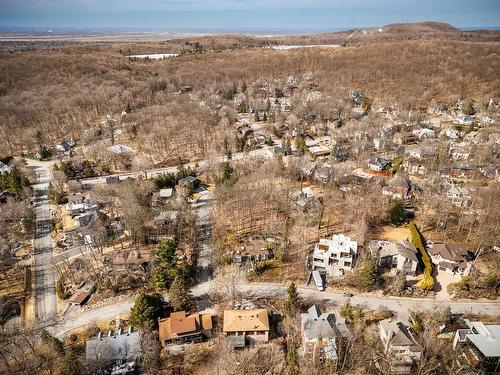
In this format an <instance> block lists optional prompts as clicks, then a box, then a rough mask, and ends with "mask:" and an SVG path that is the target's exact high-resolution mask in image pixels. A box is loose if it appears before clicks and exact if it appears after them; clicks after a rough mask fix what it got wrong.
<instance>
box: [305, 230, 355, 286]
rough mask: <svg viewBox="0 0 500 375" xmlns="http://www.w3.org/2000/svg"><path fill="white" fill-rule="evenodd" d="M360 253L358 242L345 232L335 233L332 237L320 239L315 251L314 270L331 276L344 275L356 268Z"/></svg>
mask: <svg viewBox="0 0 500 375" xmlns="http://www.w3.org/2000/svg"><path fill="white" fill-rule="evenodd" d="M357 255H358V243H357V242H356V241H353V240H352V239H350V238H349V237H347V236H345V235H343V234H334V235H333V236H332V239H330V240H328V239H323V238H322V239H320V240H319V242H318V243H317V244H316V246H315V248H314V252H313V270H319V271H323V272H325V273H326V274H327V275H329V276H335V277H338V276H343V275H344V274H345V273H346V272H350V271H352V270H353V269H354V262H355V260H356V256H357Z"/></svg>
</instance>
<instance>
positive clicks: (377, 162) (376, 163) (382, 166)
mask: <svg viewBox="0 0 500 375" xmlns="http://www.w3.org/2000/svg"><path fill="white" fill-rule="evenodd" d="M391 165H392V163H391V161H390V160H387V159H384V158H382V157H379V156H377V157H376V158H374V159H372V160H370V161H369V162H368V168H369V169H371V170H372V171H375V172H383V171H386V170H388V169H389V168H390V167H391Z"/></svg>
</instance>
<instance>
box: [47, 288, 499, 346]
mask: <svg viewBox="0 0 500 375" xmlns="http://www.w3.org/2000/svg"><path fill="white" fill-rule="evenodd" d="M216 288H217V283H216V282H215V281H207V282H204V283H201V284H198V285H196V286H195V287H193V289H192V294H193V296H194V297H198V298H206V297H207V294H208V293H209V292H210V291H211V290H213V289H216ZM236 289H237V291H238V293H239V294H241V295H242V296H243V297H244V298H247V299H259V298H267V299H284V298H286V294H287V285H283V284H256V283H242V284H240V285H237V286H236ZM297 289H298V291H299V294H300V296H301V297H302V298H304V299H309V300H323V301H325V302H326V301H328V302H332V303H336V304H337V305H341V304H343V303H344V302H345V301H346V300H347V299H349V298H348V297H344V296H343V295H342V294H341V293H334V292H329V291H325V292H319V291H317V290H315V289H314V288H309V287H299V288H297ZM164 298H165V300H167V301H168V294H167V293H164ZM350 301H351V303H352V304H353V305H356V306H361V307H364V308H367V309H377V308H379V307H386V308H388V309H389V310H390V311H392V312H393V313H394V314H395V315H397V316H399V317H400V318H404V317H406V316H408V311H409V310H416V311H428V310H433V309H437V308H442V307H446V306H449V307H450V309H451V312H452V313H455V314H477V315H500V303H499V302H483V301H451V302H444V301H436V300H433V299H424V298H397V297H373V296H368V295H356V296H354V297H351V298H350ZM133 304H134V298H133V297H128V298H124V299H123V300H121V301H118V302H114V303H110V304H108V305H104V306H99V307H94V308H91V309H87V310H84V309H81V308H77V309H74V310H70V311H68V312H67V314H66V315H65V316H63V317H61V318H60V319H59V321H58V322H57V323H56V324H55V325H54V326H53V327H51V328H50V330H51V331H52V333H53V334H55V335H56V336H58V337H63V336H64V335H65V334H66V333H68V332H70V331H72V330H75V329H77V328H81V327H84V326H86V325H88V324H91V323H96V322H98V321H99V320H106V319H110V320H111V319H115V318H116V317H117V316H119V315H125V314H128V313H129V312H130V308H131V307H132V306H133Z"/></svg>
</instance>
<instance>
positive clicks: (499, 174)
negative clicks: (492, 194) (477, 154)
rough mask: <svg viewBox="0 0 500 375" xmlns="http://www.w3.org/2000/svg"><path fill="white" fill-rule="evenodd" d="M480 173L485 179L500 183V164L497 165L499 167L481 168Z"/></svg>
mask: <svg viewBox="0 0 500 375" xmlns="http://www.w3.org/2000/svg"><path fill="white" fill-rule="evenodd" d="M479 172H481V174H482V175H483V176H484V177H487V178H492V179H494V180H496V181H497V182H500V165H499V164H497V165H485V166H483V167H481V168H479Z"/></svg>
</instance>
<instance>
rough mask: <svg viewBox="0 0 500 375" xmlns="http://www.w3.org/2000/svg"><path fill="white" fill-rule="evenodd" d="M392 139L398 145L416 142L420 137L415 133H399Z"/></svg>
mask: <svg viewBox="0 0 500 375" xmlns="http://www.w3.org/2000/svg"><path fill="white" fill-rule="evenodd" d="M392 141H393V142H394V143H395V144H397V145H409V144H412V143H416V142H417V141H418V138H417V136H416V135H415V134H413V133H399V134H396V135H394V137H393V139H392Z"/></svg>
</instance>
